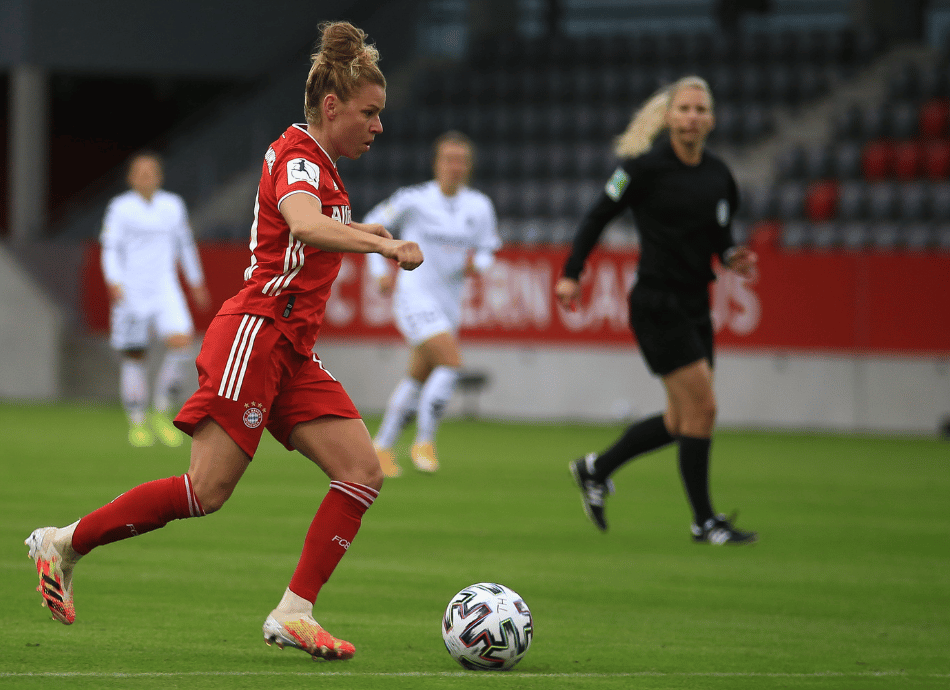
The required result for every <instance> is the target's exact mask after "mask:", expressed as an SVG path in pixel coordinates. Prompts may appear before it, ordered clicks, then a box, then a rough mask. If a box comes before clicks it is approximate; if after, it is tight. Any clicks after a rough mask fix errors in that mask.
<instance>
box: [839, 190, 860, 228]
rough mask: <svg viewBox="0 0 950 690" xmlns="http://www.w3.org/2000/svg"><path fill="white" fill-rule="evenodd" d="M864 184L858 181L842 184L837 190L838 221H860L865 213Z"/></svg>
mask: <svg viewBox="0 0 950 690" xmlns="http://www.w3.org/2000/svg"><path fill="white" fill-rule="evenodd" d="M865 186H866V185H865V183H864V182H863V181H860V180H848V181H845V182H842V183H841V185H840V186H839V188H838V219H839V220H843V221H850V220H861V219H863V218H864V212H865Z"/></svg>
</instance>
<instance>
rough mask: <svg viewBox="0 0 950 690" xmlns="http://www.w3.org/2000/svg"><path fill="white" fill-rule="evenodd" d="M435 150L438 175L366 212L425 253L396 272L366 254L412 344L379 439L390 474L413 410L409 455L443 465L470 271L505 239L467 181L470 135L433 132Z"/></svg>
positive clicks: (420, 464) (425, 465) (430, 468)
mask: <svg viewBox="0 0 950 690" xmlns="http://www.w3.org/2000/svg"><path fill="white" fill-rule="evenodd" d="M434 153H435V157H434V160H433V168H434V172H435V179H433V180H430V181H429V182H425V183H422V184H418V185H413V186H411V187H403V188H401V189H399V190H397V191H396V192H395V193H394V194H393V195H392V196H391V197H389V198H388V199H386V200H384V201H382V202H381V203H379V204H378V205H377V206H375V207H374V208H373V209H372V210H371V211H370V212H369V214H367V216H366V218H365V222H366V223H379V224H381V225H383V226H385V227H386V229H387V230H389V231H390V232H391V233H393V235H398V236H399V237H400V239H403V240H412V241H414V242H416V243H418V245H419V247H420V248H421V249H422V253H423V254H424V255H425V257H426V261H425V263H424V264H422V266H420V267H419V268H417V269H416V270H415V271H411V272H410V271H402V270H400V271H398V279H397V276H396V275H394V274H393V273H392V271H391V264H390V263H389V262H387V261H386V259H384V258H383V257H382V256H374V255H368V256H367V260H368V261H369V269H370V272H371V274H372V275H373V277H374V278H376V279H377V281H378V282H379V286H380V289H381V290H382V291H383V293H384V294H389V293H392V295H393V315H394V316H395V319H396V327H397V328H398V329H399V332H400V333H401V334H402V335H403V337H404V338H405V339H406V341H407V342H408V343H409V345H410V346H411V347H412V353H411V356H410V359H409V368H408V372H407V375H406V376H405V377H404V378H403V379H402V380H401V381H400V382H399V383H398V384H397V385H396V388H395V390H394V391H393V393H392V395H391V396H390V399H389V403H388V405H387V407H386V412H385V414H384V415H383V421H382V423H381V424H380V427H379V430H378V432H377V433H376V438H375V439H374V442H375V444H376V453H377V455H378V457H379V463H380V465H381V466H382V468H383V472H384V473H385V474H386V476H387V477H396V476H399V474H400V472H401V470H400V467H399V464H398V463H397V462H396V456H395V453H394V452H393V446H394V445H395V443H396V440H397V439H398V438H399V436H400V434H401V433H402V430H403V428H404V427H405V426H406V424H408V422H409V421H410V420H411V419H412V417H413V415H415V416H416V436H415V440H414V441H413V443H412V447H411V449H410V456H411V458H412V463H413V465H415V467H416V468H417V469H419V470H421V471H423V472H435V471H436V470H437V469H438V467H439V461H438V457H437V455H436V451H435V433H436V430H437V428H438V425H439V422H440V421H441V419H442V415H443V413H444V411H445V406H446V405H447V404H448V402H449V400H450V399H451V397H452V392H453V390H454V388H455V382H456V380H457V378H458V370H459V367H460V366H461V363H462V361H461V354H460V352H459V344H458V330H459V325H460V322H461V303H462V291H463V288H464V285H465V278H466V276H469V275H475V274H478V273H480V272H482V271H484V270H485V269H487V268H488V267H490V266H491V265H492V263H493V262H494V259H495V252H496V251H497V250H498V248H499V247H500V246H501V240H500V239H499V237H498V232H497V226H498V221H497V218H496V216H495V208H494V206H493V205H492V202H491V200H490V199H489V198H488V197H487V196H486V195H485V194H482V193H481V192H479V191H477V190H475V189H472V188H471V187H469V186H468V180H469V177H470V176H471V173H472V167H473V164H474V156H475V149H474V146H473V144H472V141H471V140H470V139H469V138H468V137H467V136H465V135H464V134H462V133H461V132H455V131H451V132H446V133H445V134H443V135H441V136H439V137H438V138H437V139H436V141H435V145H434Z"/></svg>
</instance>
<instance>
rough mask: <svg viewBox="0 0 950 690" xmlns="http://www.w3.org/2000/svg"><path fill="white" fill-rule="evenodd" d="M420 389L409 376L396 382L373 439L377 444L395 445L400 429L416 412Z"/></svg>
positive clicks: (380, 445) (382, 445)
mask: <svg viewBox="0 0 950 690" xmlns="http://www.w3.org/2000/svg"><path fill="white" fill-rule="evenodd" d="M420 390H422V384H421V383H419V382H418V381H416V380H415V379H414V378H412V377H411V376H407V377H405V378H404V379H403V380H402V381H400V382H399V383H397V384H396V388H395V389H394V390H393V393H392V395H390V396H389V403H387V405H386V412H385V413H384V414H383V421H382V422H380V425H379V431H377V432H376V438H375V439H373V441H374V443H376V445H377V446H379V447H380V448H392V447H393V445H395V443H396V441H397V440H398V439H399V435H400V434H401V433H402V430H403V429H404V428H405V427H406V424H408V423H409V420H410V419H412V415H414V414H415V412H416V408H417V407H418V405H419V391H420Z"/></svg>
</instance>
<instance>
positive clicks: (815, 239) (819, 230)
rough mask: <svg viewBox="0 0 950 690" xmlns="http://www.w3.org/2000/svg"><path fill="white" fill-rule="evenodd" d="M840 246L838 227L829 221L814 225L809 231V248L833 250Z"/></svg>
mask: <svg viewBox="0 0 950 690" xmlns="http://www.w3.org/2000/svg"><path fill="white" fill-rule="evenodd" d="M840 244H841V236H840V232H839V228H838V225H837V224H836V223H834V222H831V221H825V222H821V223H816V224H815V225H813V226H812V230H811V246H812V247H814V248H815V249H833V248H835V247H837V246H839V245H840Z"/></svg>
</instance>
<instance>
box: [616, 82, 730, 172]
mask: <svg viewBox="0 0 950 690" xmlns="http://www.w3.org/2000/svg"><path fill="white" fill-rule="evenodd" d="M682 89H702V90H703V91H705V92H706V95H707V96H708V97H709V106H710V108H712V107H713V95H712V89H710V88H709V84H708V83H707V82H706V80H705V79H703V78H702V77H699V76H696V75H694V74H691V75H689V76H686V77H682V78H680V79H677V80H676V81H675V82H673V83H672V84H669V85H667V86H664V87H663V88H661V89H660V90H659V91H657V92H656V93H654V94H653V95H652V96H650V97H649V98H648V99H647V100H646V101H644V103H643V104H642V105H641V106H640V107H639V108H638V109H637V111H636V112H635V113H634V114H633V117H632V118H631V120H630V123H629V124H628V125H627V128H626V129H625V130H624V131H623V134H621V135H620V136H619V137H617V139H616V140H615V141H614V153H616V154H617V156H619V157H620V158H634V157H635V156H639V155H640V154H642V153H644V152H646V151H648V150H649V149H650V147H651V146H652V145H653V140H654V139H656V137H657V135H658V134H659V133H660V132H661V131H663V129H664V128H665V127H666V111H668V110H669V109H670V105H671V104H672V103H673V99H674V98H675V97H676V94H677V93H679V92H680V91H681V90H682Z"/></svg>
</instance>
